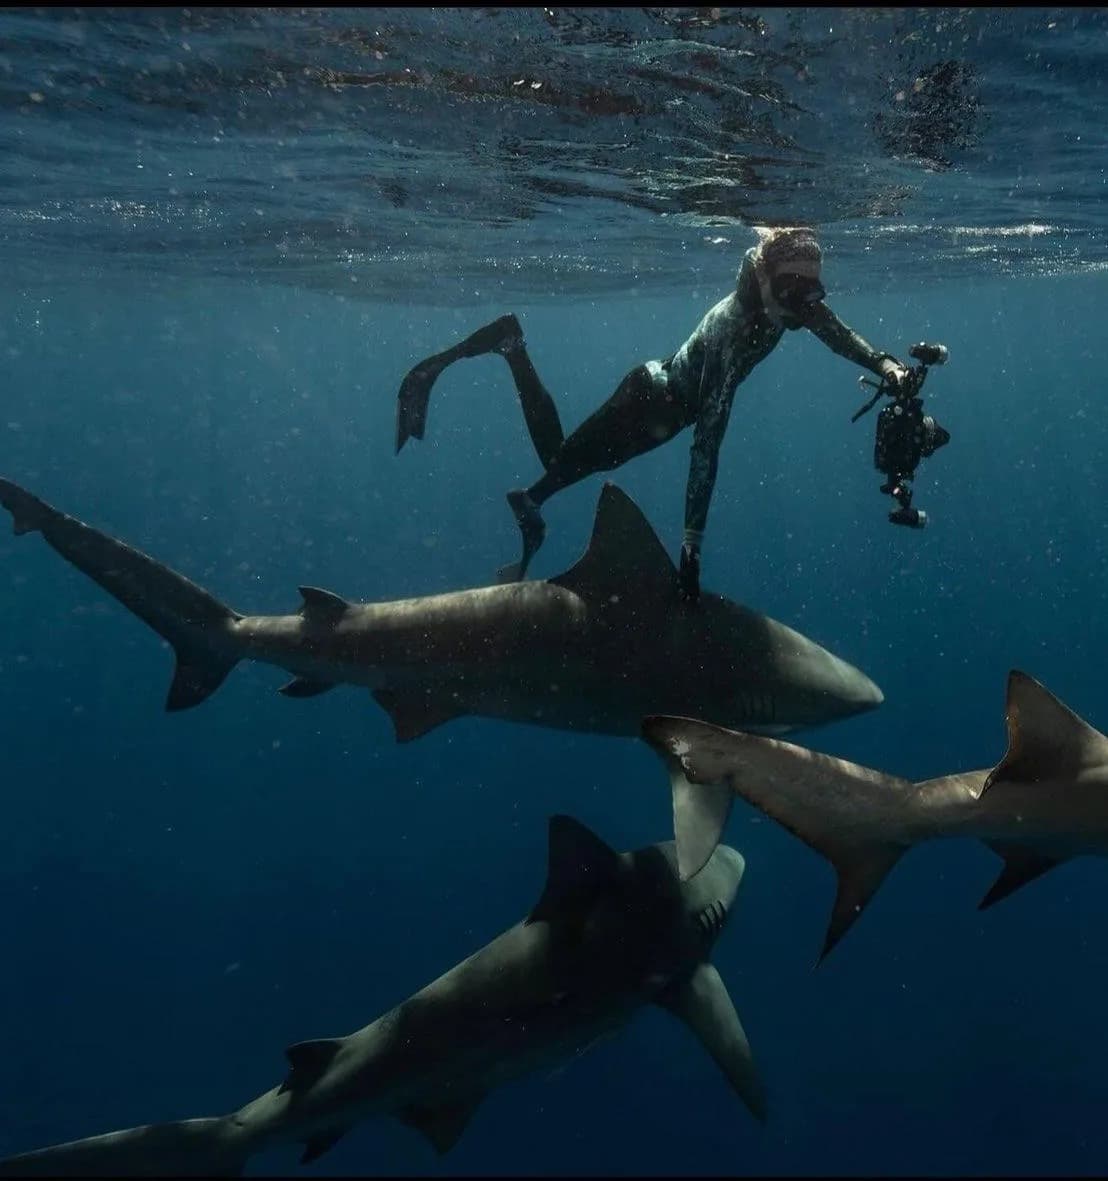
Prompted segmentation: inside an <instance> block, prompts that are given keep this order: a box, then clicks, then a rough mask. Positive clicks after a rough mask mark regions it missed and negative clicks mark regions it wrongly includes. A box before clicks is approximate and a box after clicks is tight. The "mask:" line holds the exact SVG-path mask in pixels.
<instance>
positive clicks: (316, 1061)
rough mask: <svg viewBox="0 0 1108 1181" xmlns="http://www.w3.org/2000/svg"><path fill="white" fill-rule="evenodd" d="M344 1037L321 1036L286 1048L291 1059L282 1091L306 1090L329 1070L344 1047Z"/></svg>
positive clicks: (287, 1056)
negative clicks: (315, 1039)
mask: <svg viewBox="0 0 1108 1181" xmlns="http://www.w3.org/2000/svg"><path fill="white" fill-rule="evenodd" d="M342 1041H343V1039H342V1038H338V1037H333V1038H320V1039H319V1040H317V1041H312V1042H297V1043H296V1045H294V1046H289V1047H288V1049H287V1050H285V1057H286V1058H287V1059H288V1060H289V1066H290V1067H291V1068H292V1069H291V1070H290V1071H289V1074H288V1078H286V1079H285V1081H284V1082H283V1083H282V1084H281V1090H282V1091H306V1090H308V1089H309V1088H310V1087H312V1086H313V1085H314V1084H315V1083H316V1082H317V1081H318V1080H319V1079H320V1078H321V1077H322V1076H323V1075H324V1074H325V1073H326V1071H327V1068H328V1067H329V1066H330V1065H331V1063H332V1062H333V1061H334V1058H335V1055H336V1054H337V1053H338V1052H339V1050H340V1048H341V1047H342Z"/></svg>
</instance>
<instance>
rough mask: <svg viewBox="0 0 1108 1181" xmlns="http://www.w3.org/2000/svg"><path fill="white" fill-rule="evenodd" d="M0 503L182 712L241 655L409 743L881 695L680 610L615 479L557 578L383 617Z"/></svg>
mask: <svg viewBox="0 0 1108 1181" xmlns="http://www.w3.org/2000/svg"><path fill="white" fill-rule="evenodd" d="M0 503H2V504H3V505H4V507H5V508H7V509H8V511H9V512H10V513H11V514H12V517H13V521H14V528H15V532H16V533H17V534H19V533H28V532H32V531H35V530H37V531H38V532H40V533H42V535H43V537H45V538H46V540H47V542H49V544H50V545H51V546H53V548H54V549H56V550H57V551H58V553H60V554H61V555H62V557H64V558H65V559H66V560H67V561H69V562H71V563H72V564H73V565H74V566H76V567H77V568H78V569H79V570H81V571H83V572H84V573H85V574H87V575H88V576H89V577H90V578H92V579H93V580H94V581H96V582H98V583H99V584H100V585H101V586H102V587H103V588H104V589H105V590H106V591H108V592H109V593H110V594H112V595H114V596H115V597H116V598H117V599H118V600H119V601H120V602H121V603H123V605H124V606H126V607H128V608H130V610H131V611H133V612H134V613H135V614H136V615H138V616H139V617H140V618H141V619H143V620H145V621H146V622H147V623H148V624H149V625H150V626H151V627H152V628H154V629H155V630H156V631H158V632H159V633H160V634H161V635H162V636H164V637H165V639H166V640H168V641H169V643H170V644H171V645H172V646H173V648H174V650H175V651H176V654H177V669H176V675H175V676H174V678H173V683H172V685H171V687H170V690H169V698H168V700H167V702H166V708H167V709H170V710H179V709H186V708H188V707H189V706H193V705H196V704H198V703H199V702H201V701H203V700H204V699H205V698H206V697H207V696H208V695H209V694H211V693H212V692H214V691H215V689H217V688H218V687H219V685H220V684H222V682H223V680H224V678H225V677H226V676H227V674H228V673H229V672H230V671H231V669H232V668H233V667H234V666H235V664H237V663H238V661H239V660H243V659H251V660H260V661H264V662H266V663H269V664H276V665H279V666H280V667H282V668H284V669H286V670H288V671H289V672H291V673H292V674H293V676H294V679H293V680H292V681H290V682H289V683H288V684H286V685H285V686H284V687H283V688H282V689H281V692H282V693H284V694H286V695H287V696H290V697H312V696H315V695H316V694H319V693H323V692H325V691H326V690H328V689H331V688H333V687H334V686H335V685H337V684H343V683H346V684H353V685H362V686H365V687H367V688H369V689H371V690H372V691H373V695H374V697H375V698H376V699H377V701H378V702H379V703H380V704H381V705H382V706H383V707H384V708H385V709H386V710H387V711H388V712H389V714H390V715H391V717H392V720H393V724H394V727H395V731H396V737H397V739H398V740H399V741H401V742H404V741H407V740H409V739H413V738H418V737H419V736H420V735H422V734H426V733H427V732H428V731H429V730H431V729H433V728H434V727H436V726H438V725H440V724H442V723H443V722H446V721H449V720H450V719H452V718H455V717H459V716H461V715H465V714H476V715H482V716H485V717H493V718H505V719H509V720H511V721H517V722H531V723H536V724H538V725H542V726H552V727H556V728H559V729H571V730H593V731H598V732H602V733H607V734H621V735H638V733H639V727H640V725H641V722H642V718H643V716H644V715H645V714H648V713H666V712H668V713H679V714H686V715H691V716H695V717H702V718H706V719H708V720H710V721H714V722H719V723H720V724H721V725H727V726H733V727H738V728H742V729H751V728H757V729H762V730H765V731H766V732H770V733H779V732H784V731H787V730H790V729H792V728H794V727H797V726H812V725H816V724H819V723H822V722H829V721H833V720H835V719H837V718H844V717H847V716H849V715H851V714H856V713H859V712H861V711H863V710H868V709H872V708H873V707H874V706H877V705H879V704H880V703H881V701H882V700H883V697H882V694H881V690H880V689H878V688H877V686H876V685H875V684H874V683H873V682H872V681H871V680H870V679H869V678H868V677H866V676H865V675H863V674H862V673H861V672H859V671H858V669H856V668H854V667H853V666H852V665H850V664H847V663H846V662H845V661H843V660H840V659H838V658H837V657H835V656H833V655H832V654H831V653H830V652H828V651H827V650H826V649H824V648H821V647H820V646H819V645H818V644H816V643H813V642H812V641H811V640H809V639H806V638H805V637H804V636H802V635H800V634H799V633H798V632H796V631H793V630H792V628H789V627H786V626H785V625H784V624H781V623H777V622H776V621H774V620H772V619H769V618H768V617H767V616H765V615H760V614H759V613H758V612H756V611H752V610H750V609H749V608H746V607H742V606H739V605H738V604H737V603H733V602H731V601H730V600H728V599H725V598H722V597H721V596H719V595H712V594H704V595H703V596H702V597H701V600H700V603H699V604H698V605H697V606H696V607H691V606H687V605H683V604H681V602H680V600H679V596H678V593H677V575H676V571H675V570H674V567H673V563H672V562H671V561H670V559H669V556H668V555H667V554H666V552H665V550H664V548H663V547H662V545H661V543H660V542H659V541H658V538H657V536H656V535H655V534H654V531H653V530H652V529H651V527H650V525H649V524H648V523H647V521H646V519H645V517H643V515H642V513H641V512H640V511H639V509H638V507H637V506H636V505H635V503H634V502H633V501H632V500H630V499H629V498H628V497H627V496H626V495H625V494H624V493H622V492H620V491H619V489H617V488H616V487H615V486H614V485H612V484H608V485H606V486H605V488H604V490H603V492H602V493H601V497H600V504H599V507H598V509H597V513H596V520H595V524H594V528H593V534H592V539H591V541H590V543H589V546H588V549H587V550H586V552H585V554H584V556H583V557H582V558H581V560H580V561H579V562H577V564H576V565H575V566H573V567H572V568H571V569H570V570H568V571H566V572H565V573H564V574H562V575H559V576H558V577H557V578H552V579H550V580H549V581H545V582H543V581H530V582H522V583H515V584H512V585H508V586H492V587H482V588H479V589H476V590H463V591H454V592H451V593H448V594H440V595H434V596H430V597H427V598H417V599H404V600H400V601H398V602H389V603H372V604H354V603H349V602H347V601H346V600H345V599H341V598H339V596H338V595H335V594H332V593H331V592H330V591H325V590H319V589H317V588H314V587H307V586H305V587H301V588H300V593H301V595H302V597H303V604H302V606H301V608H300V610H299V611H298V612H297V613H295V614H293V615H245V616H244V615H240V614H239V613H238V612H237V611H232V610H231V608H229V607H227V606H225V605H224V604H222V603H220V602H219V601H218V600H217V599H215V598H213V597H212V596H211V595H210V594H208V593H207V591H204V590H202V589H201V588H200V587H198V586H196V585H195V584H194V583H192V582H190V581H189V580H188V579H187V578H185V577H183V576H182V575H180V574H177V573H175V572H174V571H172V570H170V569H168V568H167V567H165V566H163V565H161V564H160V563H158V562H156V561H154V559H152V558H150V557H147V556H146V555H145V554H142V553H140V552H139V551H138V550H135V549H132V548H131V547H130V546H128V545H125V544H124V543H123V542H121V541H117V540H115V539H114V538H112V537H109V536H107V535H106V534H104V533H100V532H99V531H97V530H96V529H93V528H92V527H91V526H89V525H85V524H83V523H82V522H80V521H78V520H75V519H74V518H73V517H69V516H66V515H65V514H64V513H62V512H59V511H58V510H57V509H55V508H53V507H51V506H50V505H48V504H46V503H45V502H43V501H42V500H39V499H38V497H36V496H33V495H32V494H31V493H30V492H28V491H26V490H25V489H23V488H20V487H19V486H18V485H16V484H13V483H11V482H9V481H7V480H0Z"/></svg>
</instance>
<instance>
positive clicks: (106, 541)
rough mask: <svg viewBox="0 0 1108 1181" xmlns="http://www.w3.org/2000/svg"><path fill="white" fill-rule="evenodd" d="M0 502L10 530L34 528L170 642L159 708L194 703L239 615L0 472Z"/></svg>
mask: <svg viewBox="0 0 1108 1181" xmlns="http://www.w3.org/2000/svg"><path fill="white" fill-rule="evenodd" d="M0 504H2V505H3V506H4V507H5V508H6V509H7V510H8V512H10V513H11V515H12V522H13V525H14V528H15V532H16V534H17V535H18V534H22V533H31V532H35V531H37V532H39V533H41V534H42V535H43V537H44V538H46V541H47V543H48V544H49V545H50V546H51V547H53V548H54V549H55V550H57V551H58V553H59V554H61V556H62V557H63V558H65V560H66V561H67V562H69V563H70V564H71V565H73V566H76V567H77V569H78V570H80V571H81V572H82V573H83V574H87V575H88V577H89V578H91V579H92V580H93V581H94V582H96V583H99V585H100V586H102V587H103V588H104V590H106V591H107V592H108V594H110V595H113V596H114V597H115V598H117V599H118V600H119V601H120V602H121V603H122V604H123V605H124V607H127V608H128V609H129V610H130V611H132V612H134V614H135V615H137V616H138V617H139V618H140V619H142V620H143V621H144V622H146V623H148V624H149V625H150V626H151V627H152V628H153V629H154V630H155V631H156V632H158V634H159V635H161V636H163V637H164V638H165V639H166V640H168V641H169V643H170V644H171V645H172V646H173V650H174V652H175V653H176V654H177V669H176V672H175V673H174V677H173V683H172V684H171V685H170V689H169V696H168V698H167V699H166V706H165V707H166V709H167V710H180V709H188V708H189V707H190V706H193V705H199V704H200V702H201V701H203V700H204V699H205V698H206V697H208V696H210V695H211V694H212V693H214V692H215V690H216V689H218V688H219V686H220V685H221V684H223V681H224V680H225V679H226V677H227V674H228V673H229V672H230V671H231V669H232V668H234V666H235V665H236V664H237V663H238V655H237V654H236V653H235V652H234V651H233V648H232V645H231V644H230V643H229V642H228V639H229V638H228V637H226V635H225V633H226V631H227V628H228V625H229V624H231V623H233V622H234V621H236V620H238V619H240V618H241V616H240V615H237V614H236V613H235V612H234V611H232V610H231V609H230V608H229V607H225V606H224V605H223V604H222V603H221V602H219V600H218V599H215V598H213V597H212V596H211V595H210V594H208V592H207V591H205V590H202V589H201V588H200V587H198V586H196V585H195V584H194V583H192V582H190V581H189V580H188V579H187V578H185V577H184V576H182V575H180V574H178V573H176V572H175V571H173V570H170V569H169V567H168V566H163V565H161V563H160V562H156V561H154V559H153V558H150V557H147V555H146V554H144V553H140V552H139V551H138V550H136V549H132V548H131V546H129V545H125V544H124V543H123V542H122V541H117V540H116V539H115V538H114V537H109V536H108V535H107V534H105V533H101V532H99V531H98V530H96V529H93V528H92V527H91V526H89V525H85V524H83V523H82V522H81V521H78V520H76V519H75V518H73V517H69V516H66V514H65V513H62V512H59V511H58V510H57V509H55V508H53V507H52V506H51V505H49V504H47V503H46V502H45V501H43V500H39V498H38V497H37V496H34V495H32V494H31V493H30V492H28V491H27V490H26V489H25V488H21V487H20V486H19V485H18V484H13V483H11V481H9V480H3V479H0Z"/></svg>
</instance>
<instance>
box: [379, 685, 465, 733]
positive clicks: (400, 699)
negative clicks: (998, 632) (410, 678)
mask: <svg viewBox="0 0 1108 1181" xmlns="http://www.w3.org/2000/svg"><path fill="white" fill-rule="evenodd" d="M373 699H374V701H376V702H377V704H378V705H379V706H380V707H381V708H382V709H383V710H384V711H385V712H386V713H387V714H388V715H389V717H390V718H392V725H393V729H394V730H395V732H396V741H397V742H411V741H412V739H413V738H422V737H423V735H424V734H427V733H429V732H430V731H431V730H434V729H435V727H436V726H441V725H442V724H443V723H444V722H451V721H453V720H454V719H455V718H458V717H461V716H462V714H464V713H466V712H467V711H466V709H465V708H464V707H463V706H462V705H461V704H460V703H459V702H458V698H457V696H456V695H455V694H454V693H449V694H448V695H447V694H446V693H444V692H443V691H442V690H440V691H439V694H438V695H436V694H435V693H432V692H430V691H429V690H427V689H421V688H414V689H374V690H373Z"/></svg>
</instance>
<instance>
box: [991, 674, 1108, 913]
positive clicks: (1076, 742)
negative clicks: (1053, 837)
mask: <svg viewBox="0 0 1108 1181" xmlns="http://www.w3.org/2000/svg"><path fill="white" fill-rule="evenodd" d="M1005 714H1006V719H1007V723H1008V750H1007V752H1006V753H1005V755H1004V758H1003V759H1001V760H1000V762H999V763H997V765H996V766H995V767H994V768H993V769H992V770H991V771H990V772H989V774H988V777H987V778H986V779H985V784H984V786H983V787H982V789H981V794H982V795H984V794H985V792H994V793H1000V794H1003V792H1004V790H1005V787H1006V785H1010V784H1020V785H1021V786H1022V785H1025V784H1028V783H1046V782H1049V783H1054V784H1057V783H1058V782H1059V781H1060V780H1066V779H1071V780H1072V779H1076V778H1077V777H1078V776H1079V775H1080V774H1081V773H1082V772H1083V771H1088V770H1091V769H1093V768H1096V767H1103V766H1105V765H1106V764H1108V737H1105V736H1104V735H1103V734H1102V733H1101V732H1100V731H1099V730H1096V729H1094V728H1093V727H1092V726H1090V725H1089V723H1088V722H1086V721H1085V719H1084V718H1082V717H1080V716H1079V715H1077V714H1075V713H1074V712H1073V710H1072V709H1070V708H1069V706H1067V705H1064V704H1063V703H1062V702H1061V701H1059V699H1058V698H1057V697H1055V696H1054V694H1053V693H1051V692H1050V690H1049V689H1047V688H1045V687H1044V686H1043V685H1041V684H1040V683H1039V682H1038V681H1036V680H1035V678H1034V677H1030V676H1028V675H1027V673H1024V672H1020V671H1019V669H1012V671H1011V672H1010V673H1009V674H1008V700H1007V706H1006V710H1005ZM989 847H990V848H991V849H992V850H993V852H994V853H996V855H997V856H998V857H1001V858H1003V859H1004V867H1003V869H1001V871H1000V875H999V876H998V877H997V879H996V881H995V882H994V883H993V884H992V886H990V888H989V890H988V892H987V893H986V894H985V897H984V898H982V899H981V901H980V902H979V903H978V909H979V910H986V909H988V908H989V907H990V906H994V905H995V904H996V903H998V902H1000V901H1002V900H1003V899H1005V898H1007V897H1008V896H1009V895H1010V894H1014V893H1015V892H1016V891H1017V890H1018V889H1020V888H1021V887H1023V886H1026V885H1027V884H1028V882H1033V881H1035V879H1036V878H1040V877H1042V875H1043V874H1044V873H1046V872H1047V871H1048V870H1051V869H1053V868H1054V867H1055V866H1056V865H1061V864H1062V862H1063V861H1065V860H1067V859H1066V858H1065V857H1056V856H1050V855H1047V854H1044V853H1041V852H1039V851H1037V850H1036V849H1034V848H1033V847H1031V846H1029V845H1026V844H1017V843H1015V842H1012V843H1003V842H999V841H990V842H989Z"/></svg>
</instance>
